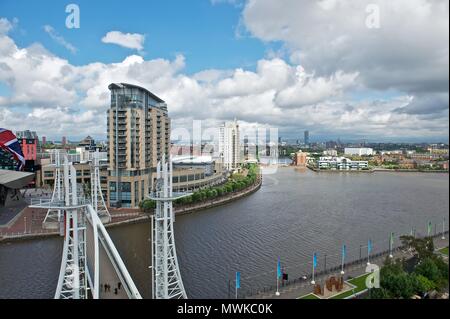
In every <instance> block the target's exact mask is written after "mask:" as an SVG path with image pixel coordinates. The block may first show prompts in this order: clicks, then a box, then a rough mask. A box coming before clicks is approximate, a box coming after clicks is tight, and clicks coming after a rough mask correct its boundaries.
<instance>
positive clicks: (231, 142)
mask: <svg viewBox="0 0 450 319" xmlns="http://www.w3.org/2000/svg"><path fill="white" fill-rule="evenodd" d="M239 139H240V136H239V125H238V123H237V121H236V120H234V122H227V123H224V124H223V125H222V126H221V127H220V130H219V154H220V157H221V158H222V161H223V165H224V167H225V168H226V169H227V170H229V171H234V170H236V169H238V167H239V165H240V164H241V156H240V155H241V154H240V150H241V148H240V140H239Z"/></svg>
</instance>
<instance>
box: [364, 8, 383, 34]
mask: <svg viewBox="0 0 450 319" xmlns="http://www.w3.org/2000/svg"><path fill="white" fill-rule="evenodd" d="M366 13H367V17H366V27H367V28H368V29H379V28H381V16H380V6H379V5H378V4H375V3H371V4H368V5H367V6H366Z"/></svg>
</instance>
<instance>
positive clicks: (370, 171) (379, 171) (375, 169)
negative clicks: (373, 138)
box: [306, 165, 449, 174]
mask: <svg viewBox="0 0 450 319" xmlns="http://www.w3.org/2000/svg"><path fill="white" fill-rule="evenodd" d="M306 167H307V168H308V169H310V170H312V171H313V172H316V173H440V174H448V172H449V171H446V170H420V169H388V168H377V167H375V168H371V169H366V170H338V169H334V170H332V169H318V168H316V167H313V166H311V165H308V166H306Z"/></svg>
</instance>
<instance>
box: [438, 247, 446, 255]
mask: <svg viewBox="0 0 450 319" xmlns="http://www.w3.org/2000/svg"><path fill="white" fill-rule="evenodd" d="M439 252H440V253H441V254H443V255H445V256H448V247H445V248H442V249H439Z"/></svg>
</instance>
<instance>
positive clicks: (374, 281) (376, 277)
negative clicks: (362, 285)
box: [366, 264, 380, 289]
mask: <svg viewBox="0 0 450 319" xmlns="http://www.w3.org/2000/svg"><path fill="white" fill-rule="evenodd" d="M366 273H369V275H368V276H367V277H366V287H367V288H369V289H372V288H380V267H379V266H378V265H376V264H369V265H367V267H366Z"/></svg>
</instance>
